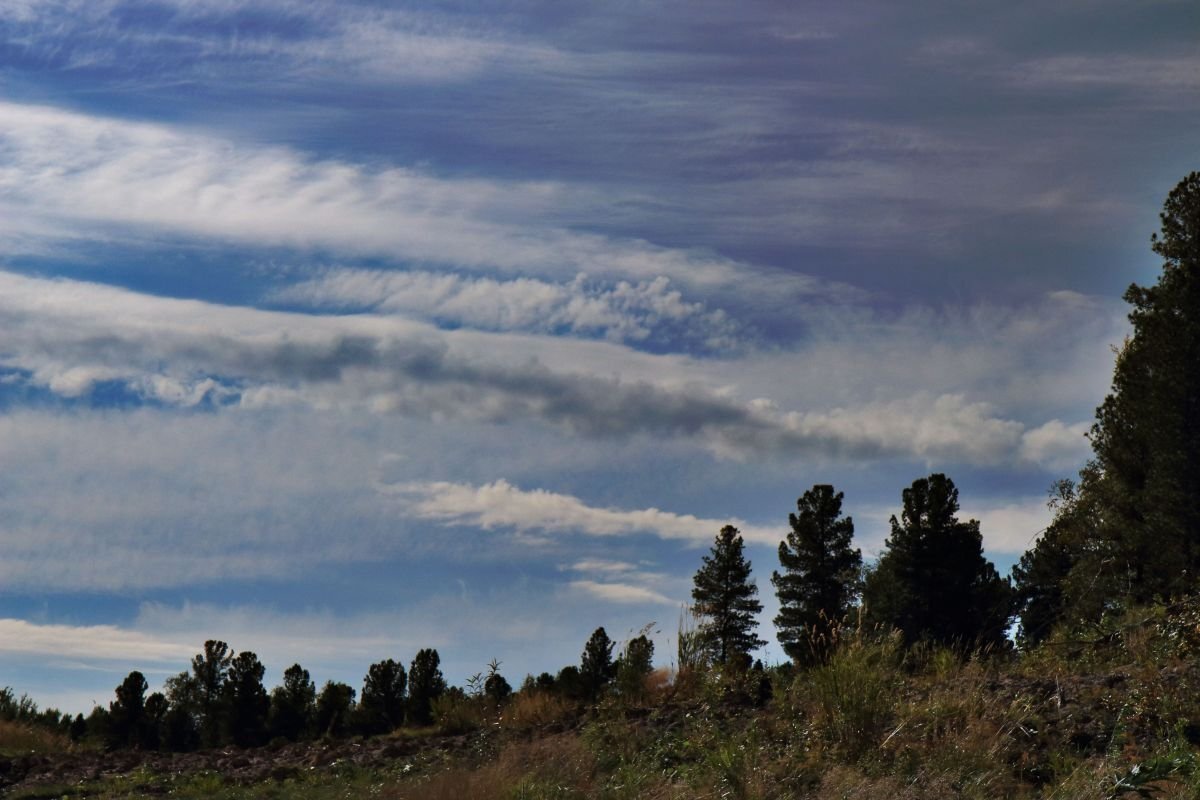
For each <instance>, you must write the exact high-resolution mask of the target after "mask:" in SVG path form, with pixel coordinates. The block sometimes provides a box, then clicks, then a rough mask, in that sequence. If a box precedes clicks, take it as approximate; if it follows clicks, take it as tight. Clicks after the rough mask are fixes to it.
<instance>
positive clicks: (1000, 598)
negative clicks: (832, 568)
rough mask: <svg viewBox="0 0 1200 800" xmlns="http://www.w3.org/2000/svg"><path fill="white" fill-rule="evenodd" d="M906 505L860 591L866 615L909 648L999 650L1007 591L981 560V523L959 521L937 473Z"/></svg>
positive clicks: (921, 482)
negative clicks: (901, 636)
mask: <svg viewBox="0 0 1200 800" xmlns="http://www.w3.org/2000/svg"><path fill="white" fill-rule="evenodd" d="M903 503H904V510H903V511H902V512H901V515H900V519H899V520H898V519H896V517H892V534H891V536H889V537H888V539H887V541H886V542H885V544H884V551H883V554H882V555H881V556H880V558H879V562H878V564H876V566H875V569H874V570H872V571H871V572H870V574H869V575H868V576H867V580H866V585H865V586H864V589H863V599H864V600H865V602H866V606H867V612H868V613H869V614H870V617H871V618H872V619H874V620H875V621H877V622H879V623H882V624H885V625H891V626H894V627H896V628H898V629H899V630H900V631H902V632H903V634H904V638H905V640H906V641H908V642H909V643H913V642H917V641H930V642H934V643H937V644H944V645H950V646H954V647H961V648H969V647H972V646H975V645H986V644H990V645H1000V644H1002V643H1003V642H1004V641H1006V634H1007V629H1008V620H1009V617H1010V616H1011V614H1010V610H1011V603H1012V598H1011V594H1012V590H1011V588H1010V586H1009V584H1008V581H1006V580H1004V579H1002V578H1001V577H1000V576H999V575H998V574H997V573H996V568H995V567H994V566H993V565H992V563H991V562H990V561H988V560H987V559H986V558H984V556H983V538H982V536H981V535H980V533H979V523H978V522H977V521H976V520H970V521H968V522H963V521H961V520H959V519H958V516H957V514H958V489H957V488H956V487H955V486H954V482H953V481H952V480H950V479H949V478H947V477H946V476H945V475H942V474H940V473H939V474H934V475H930V476H929V477H928V478H920V479H918V480H916V481H913V484H912V486H911V487H910V488H908V489H905V490H904V492H903Z"/></svg>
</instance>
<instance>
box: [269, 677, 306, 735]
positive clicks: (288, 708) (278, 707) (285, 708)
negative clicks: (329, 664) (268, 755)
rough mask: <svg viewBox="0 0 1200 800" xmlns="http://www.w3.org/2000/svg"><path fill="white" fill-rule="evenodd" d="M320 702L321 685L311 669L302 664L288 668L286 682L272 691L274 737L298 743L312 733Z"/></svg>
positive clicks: (271, 714) (272, 731)
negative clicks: (312, 674)
mask: <svg viewBox="0 0 1200 800" xmlns="http://www.w3.org/2000/svg"><path fill="white" fill-rule="evenodd" d="M316 702H317V687H316V684H314V683H313V681H312V677H311V676H310V675H309V674H308V670H306V669H304V668H303V667H301V666H300V665H299V664H293V665H292V666H290V667H288V668H287V669H286V670H284V673H283V684H282V685H280V686H276V687H275V688H274V689H273V690H271V710H270V712H269V714H268V720H269V725H268V727H269V728H270V731H271V736H273V737H274V736H281V737H283V738H285V739H289V740H291V741H293V742H295V741H298V740H300V739H302V738H304V737H305V736H307V735H308V734H309V733H311V730H312V727H313V715H314V713H315V710H316Z"/></svg>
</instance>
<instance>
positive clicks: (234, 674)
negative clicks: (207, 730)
mask: <svg viewBox="0 0 1200 800" xmlns="http://www.w3.org/2000/svg"><path fill="white" fill-rule="evenodd" d="M265 672H266V668H265V667H263V665H262V662H260V661H259V660H258V656H257V655H255V654H254V653H251V652H250V651H249V650H247V651H245V652H242V653H238V654H237V657H235V658H234V659H233V660H232V661H231V662H230V664H229V674H228V677H227V678H226V681H225V696H226V707H227V709H228V711H227V716H226V720H227V723H226V724H227V726H228V740H229V741H231V742H233V743H234V744H236V745H237V746H238V747H255V746H257V745H260V744H263V743H264V742H265V741H266V733H267V711H268V710H269V709H270V707H271V701H270V698H268V697H267V690H266V689H265V688H263V675H264V674H265Z"/></svg>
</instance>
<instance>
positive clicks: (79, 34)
mask: <svg viewBox="0 0 1200 800" xmlns="http://www.w3.org/2000/svg"><path fill="white" fill-rule="evenodd" d="M264 15H269V17H270V19H272V21H273V24H263V20H264ZM247 20H255V21H257V24H238V23H239V22H245V21H247ZM0 22H3V23H4V24H5V25H7V26H8V28H9V30H8V32H7V35H8V37H9V38H10V40H15V41H17V42H20V43H21V45H22V46H23V48H24V50H25V53H26V55H27V57H39V58H41V59H44V60H46V61H47V62H49V63H51V64H56V65H59V66H61V67H62V68H65V69H71V70H81V69H97V68H101V69H107V70H109V71H117V72H119V73H121V74H135V75H137V76H138V78H139V79H140V80H142V81H147V80H157V81H179V80H187V79H192V80H196V79H207V80H213V79H214V78H215V77H216V76H217V75H223V76H227V77H232V76H233V75H236V74H241V75H242V76H244V77H251V76H252V77H254V78H256V79H257V80H258V81H260V82H263V83H266V82H274V83H280V82H284V81H291V82H295V81H300V80H309V81H321V80H325V81H330V82H334V81H336V82H344V81H347V80H351V79H353V80H357V81H367V82H370V81H376V82H382V83H387V84H391V85H397V84H401V85H403V84H409V85H411V84H427V83H447V82H455V81H461V80H465V79H468V78H471V77H474V76H477V75H479V74H480V73H481V72H482V71H484V70H486V69H489V68H491V69H496V68H500V67H502V66H504V65H509V66H512V65H517V64H521V65H524V66H525V68H527V69H528V68H531V67H533V66H534V65H540V66H541V68H543V69H555V68H561V67H562V65H564V64H565V63H569V59H568V58H567V57H566V56H565V55H564V54H562V53H560V52H558V51H556V50H555V49H553V48H552V47H550V46H548V45H545V44H539V43H536V42H530V41H527V40H523V39H520V38H516V37H508V38H504V37H502V36H500V35H497V33H496V32H495V31H494V30H492V31H489V30H486V29H484V28H482V27H481V26H478V25H472V24H471V23H470V20H469V18H467V17H464V16H458V17H454V16H451V15H441V14H436V13H432V12H420V11H414V10H407V9H399V8H389V7H381V6H372V5H367V4H359V3H355V2H344V3H336V4H335V3H331V2H321V1H320V0H312V1H310V2H297V1H296V0H255V2H223V1H221V0H210V1H209V2H197V0H168V1H167V2H158V3H150V2H144V1H143V0H95V1H94V2H85V3H81V2H76V1H75V0H23V1H22V2H16V3H5V4H4V6H3V7H0ZM154 67H157V68H159V69H160V70H162V72H161V73H159V74H154V73H152V72H150V75H151V76H152V77H147V72H149V71H150V70H151V69H152V68H154Z"/></svg>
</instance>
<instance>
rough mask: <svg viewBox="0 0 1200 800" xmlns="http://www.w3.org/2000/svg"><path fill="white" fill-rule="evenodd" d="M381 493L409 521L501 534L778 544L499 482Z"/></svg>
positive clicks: (748, 528)
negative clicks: (396, 502) (725, 536)
mask: <svg viewBox="0 0 1200 800" xmlns="http://www.w3.org/2000/svg"><path fill="white" fill-rule="evenodd" d="M383 488H384V489H385V490H386V491H389V492H394V493H396V494H397V495H398V496H399V497H401V498H403V500H404V505H405V509H406V511H407V513H408V514H410V515H412V516H414V517H417V518H420V519H432V520H437V521H440V522H442V523H444V524H447V525H467V526H471V527H479V528H483V529H485V530H491V529H495V528H505V529H511V530H516V531H544V532H547V533H559V534H567V533H579V534H584V535H587V536H632V535H635V534H649V535H651V536H657V537H659V538H662V539H675V540H680V541H683V542H687V543H689V544H691V545H695V546H700V545H709V544H711V543H712V541H713V538H714V537H715V536H716V534H717V532H718V531H719V530H720V529H721V528H722V527H724V526H725V525H734V526H735V527H737V528H738V529H739V530H740V531H741V532H742V535H743V537H744V538H745V539H747V540H748V541H755V542H761V543H764V544H778V543H779V541H780V539H781V534H780V533H779V531H778V530H776V529H774V528H769V527H760V526H756V525H751V524H749V523H746V522H744V521H742V520H737V519H733V520H716V519H701V518H699V517H696V516H693V515H691V514H676V513H673V512H670V511H662V510H660V509H657V508H647V509H636V510H622V509H615V508H597V507H595V506H589V505H587V504H585V503H584V502H583V501H582V500H580V499H579V498H577V497H572V496H571V495H565V494H558V493H555V492H548V491H546V490H544V489H532V490H523V489H520V488H518V487H516V486H513V485H512V484H510V483H509V482H508V481H505V480H498V481H495V482H493V483H489V484H485V485H483V486H471V485H466V484H457V483H447V482H427V483H404V484H399V485H395V486H387V487H383ZM610 566H611V565H610Z"/></svg>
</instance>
